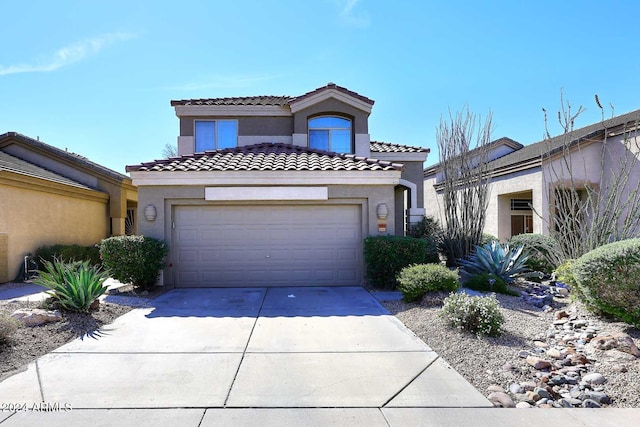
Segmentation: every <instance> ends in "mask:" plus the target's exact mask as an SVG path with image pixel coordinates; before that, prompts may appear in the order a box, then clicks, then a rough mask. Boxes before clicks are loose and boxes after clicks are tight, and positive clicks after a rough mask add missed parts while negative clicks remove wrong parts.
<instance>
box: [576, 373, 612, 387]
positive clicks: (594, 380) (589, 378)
mask: <svg viewBox="0 0 640 427" xmlns="http://www.w3.org/2000/svg"><path fill="white" fill-rule="evenodd" d="M582 381H584V382H585V383H587V384H604V382H605V381H606V379H605V377H604V376H603V375H602V374H600V373H598V372H592V373H590V374H587V375H585V376H584V377H582Z"/></svg>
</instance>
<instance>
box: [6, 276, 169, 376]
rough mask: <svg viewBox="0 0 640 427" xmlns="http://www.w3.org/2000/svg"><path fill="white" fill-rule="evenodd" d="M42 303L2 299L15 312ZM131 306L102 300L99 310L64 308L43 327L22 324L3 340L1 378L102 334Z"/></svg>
mask: <svg viewBox="0 0 640 427" xmlns="http://www.w3.org/2000/svg"><path fill="white" fill-rule="evenodd" d="M21 286H24V285H23V284H21V283H6V284H3V285H2V286H0V290H8V289H12V288H17V287H21ZM121 290H123V291H126V292H119V293H117V295H122V296H129V297H132V298H140V297H142V298H145V299H151V298H154V297H156V296H158V295H160V294H161V293H163V292H164V291H165V290H163V289H161V288H157V289H156V290H154V291H153V292H152V293H150V294H149V293H144V294H136V293H135V292H133V291H132V289H131V288H130V287H129V288H123V289H121ZM41 306H42V303H40V302H23V301H12V300H0V313H3V314H7V315H11V313H13V312H14V311H16V310H18V309H29V308H41ZM133 308H134V307H131V306H129V305H120V304H112V303H108V302H102V303H100V306H99V309H98V310H95V311H91V312H90V313H74V312H70V311H61V313H62V320H61V321H59V322H54V323H46V324H44V325H40V326H34V327H28V326H24V325H23V326H20V327H19V328H18V330H17V331H16V333H15V334H14V335H12V336H11V337H10V338H9V339H8V340H7V341H5V342H0V381H2V380H4V379H5V378H7V377H9V376H11V375H13V374H15V373H17V372H20V371H21V370H24V369H26V367H27V365H28V364H29V363H30V362H33V361H34V360H36V359H37V358H39V357H40V356H43V355H45V354H47V353H49V352H50V351H52V350H55V349H56V348H58V347H60V346H62V345H64V344H66V343H68V342H69V341H72V340H74V339H75V338H79V337H84V338H85V339H94V338H98V337H99V336H100V328H101V327H103V326H105V325H108V324H110V323H112V322H113V321H114V320H115V319H117V318H118V317H120V316H122V315H123V314H125V313H127V312H129V311H131V310H132V309H133Z"/></svg>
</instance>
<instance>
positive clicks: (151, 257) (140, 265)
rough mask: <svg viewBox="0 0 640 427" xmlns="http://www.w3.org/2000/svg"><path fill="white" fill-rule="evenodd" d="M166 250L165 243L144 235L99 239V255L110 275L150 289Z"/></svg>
mask: <svg viewBox="0 0 640 427" xmlns="http://www.w3.org/2000/svg"><path fill="white" fill-rule="evenodd" d="M168 253H169V250H168V248H167V245H166V244H165V243H164V242H163V241H162V240H158V239H154V238H152V237H145V236H116V237H110V238H108V239H104V240H103V241H102V242H100V256H101V257H102V264H103V265H104V266H105V268H106V269H107V271H108V272H109V274H110V275H111V277H113V278H114V279H116V280H118V281H120V282H122V283H130V284H132V285H133V286H135V287H137V288H140V289H151V288H153V286H154V285H155V283H156V279H157V278H158V272H159V271H160V269H161V268H162V267H163V266H164V258H165V257H166V256H167V254H168Z"/></svg>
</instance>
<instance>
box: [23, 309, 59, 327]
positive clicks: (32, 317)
mask: <svg viewBox="0 0 640 427" xmlns="http://www.w3.org/2000/svg"><path fill="white" fill-rule="evenodd" d="M11 317H13V318H14V319H16V320H19V321H21V322H22V323H24V324H25V325H26V326H39V325H43V324H45V323H51V322H59V321H60V320H62V314H61V313H60V312H59V311H58V310H55V311H52V310H43V309H40V308H33V309H20V310H16V311H14V312H13V313H12V314H11Z"/></svg>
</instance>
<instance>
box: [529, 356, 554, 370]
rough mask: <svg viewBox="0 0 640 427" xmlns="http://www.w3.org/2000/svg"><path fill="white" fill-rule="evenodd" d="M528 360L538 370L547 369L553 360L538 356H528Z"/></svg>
mask: <svg viewBox="0 0 640 427" xmlns="http://www.w3.org/2000/svg"><path fill="white" fill-rule="evenodd" d="M526 362H527V363H528V364H529V365H531V366H533V367H534V368H535V369H537V370H541V369H547V368H550V367H551V362H549V361H548V360H544V359H541V358H539V357H536V356H527V358H526Z"/></svg>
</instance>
